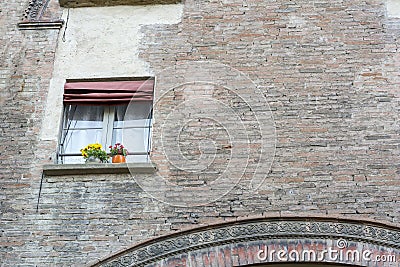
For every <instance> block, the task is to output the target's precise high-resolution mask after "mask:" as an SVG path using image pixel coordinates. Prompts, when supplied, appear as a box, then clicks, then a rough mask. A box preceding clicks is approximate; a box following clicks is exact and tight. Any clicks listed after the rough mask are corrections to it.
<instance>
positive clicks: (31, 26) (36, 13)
mask: <svg viewBox="0 0 400 267" xmlns="http://www.w3.org/2000/svg"><path fill="white" fill-rule="evenodd" d="M50 1H51V0H30V1H29V5H28V7H27V8H26V9H25V12H24V15H23V21H22V22H20V23H18V27H19V28H20V29H21V30H39V29H60V28H61V27H62V25H63V20H48V19H43V15H44V13H45V11H46V9H47V7H48V5H49V3H50Z"/></svg>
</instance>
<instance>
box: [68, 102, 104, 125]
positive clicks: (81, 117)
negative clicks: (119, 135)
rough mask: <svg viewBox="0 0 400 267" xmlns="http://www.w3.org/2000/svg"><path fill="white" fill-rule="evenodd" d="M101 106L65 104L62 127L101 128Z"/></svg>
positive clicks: (102, 112)
mask: <svg viewBox="0 0 400 267" xmlns="http://www.w3.org/2000/svg"><path fill="white" fill-rule="evenodd" d="M103 115H104V107H103V106H76V105H73V106H67V113H66V120H65V121H64V122H65V123H64V129H71V128H102V124H103Z"/></svg>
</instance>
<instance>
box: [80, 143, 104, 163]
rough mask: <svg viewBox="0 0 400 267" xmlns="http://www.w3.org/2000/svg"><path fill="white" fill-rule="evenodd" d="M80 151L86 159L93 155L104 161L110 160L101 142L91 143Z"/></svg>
mask: <svg viewBox="0 0 400 267" xmlns="http://www.w3.org/2000/svg"><path fill="white" fill-rule="evenodd" d="M80 151H81V153H82V156H83V158H84V159H88V158H90V157H93V158H97V159H99V160H100V161H101V162H103V163H105V162H108V155H107V152H106V151H104V150H103V146H102V145H101V144H99V143H95V144H89V145H87V146H86V147H84V148H82V149H81V150H80Z"/></svg>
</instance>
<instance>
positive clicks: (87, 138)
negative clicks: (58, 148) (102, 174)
mask: <svg viewBox="0 0 400 267" xmlns="http://www.w3.org/2000/svg"><path fill="white" fill-rule="evenodd" d="M101 132H102V130H101V129H88V130H70V131H68V132H67V135H66V138H65V141H64V153H80V151H79V150H80V149H82V148H84V147H85V146H87V145H88V144H92V143H101Z"/></svg>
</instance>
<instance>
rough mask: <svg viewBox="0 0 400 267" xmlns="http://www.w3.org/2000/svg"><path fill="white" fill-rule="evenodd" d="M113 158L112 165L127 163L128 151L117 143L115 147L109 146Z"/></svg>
mask: <svg viewBox="0 0 400 267" xmlns="http://www.w3.org/2000/svg"><path fill="white" fill-rule="evenodd" d="M109 148H110V154H111V156H112V163H125V162H126V156H127V155H128V150H126V148H125V147H124V146H123V145H122V144H121V143H116V144H115V145H114V146H109Z"/></svg>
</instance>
